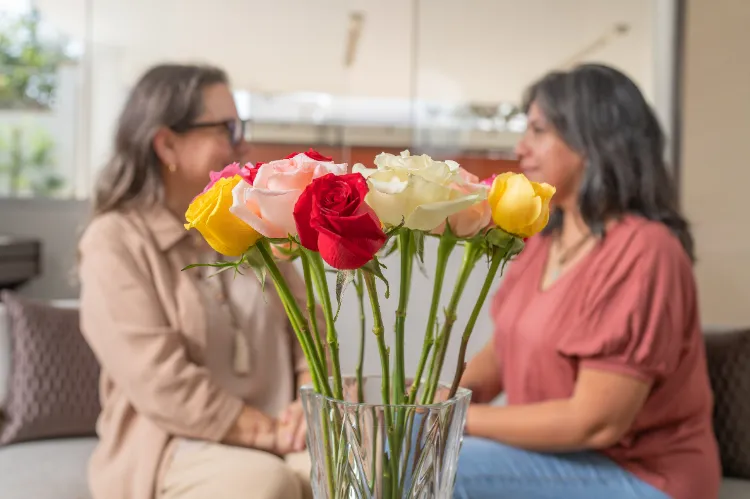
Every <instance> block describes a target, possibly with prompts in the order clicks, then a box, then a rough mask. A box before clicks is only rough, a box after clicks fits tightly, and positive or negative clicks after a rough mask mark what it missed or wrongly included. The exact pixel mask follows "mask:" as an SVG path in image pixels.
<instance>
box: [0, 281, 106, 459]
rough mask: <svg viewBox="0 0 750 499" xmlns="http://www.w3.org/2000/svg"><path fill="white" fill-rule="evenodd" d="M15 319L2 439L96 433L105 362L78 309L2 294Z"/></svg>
mask: <svg viewBox="0 0 750 499" xmlns="http://www.w3.org/2000/svg"><path fill="white" fill-rule="evenodd" d="M0 299H2V301H3V302H4V303H5V306H6V308H7V312H8V317H9V319H10V332H11V344H12V367H11V373H10V386H9V391H8V398H7V400H6V403H5V408H4V409H5V410H4V412H5V420H4V422H3V426H2V431H0V445H5V444H10V443H15V442H22V441H26V440H36V439H43V438H54V437H73V436H88V435H94V434H95V424H96V419H97V417H98V415H99V409H100V408H99V397H98V378H99V365H98V363H97V361H96V358H95V357H94V354H93V353H92V352H91V349H90V348H89V346H88V344H87V343H86V342H85V340H84V339H83V336H82V335H81V332H80V329H79V322H78V310H75V309H64V308H56V307H53V306H50V305H47V304H44V303H40V302H36V301H33V300H28V299H24V298H21V297H19V296H18V295H15V294H13V293H11V292H8V291H3V292H2V293H1V294H0Z"/></svg>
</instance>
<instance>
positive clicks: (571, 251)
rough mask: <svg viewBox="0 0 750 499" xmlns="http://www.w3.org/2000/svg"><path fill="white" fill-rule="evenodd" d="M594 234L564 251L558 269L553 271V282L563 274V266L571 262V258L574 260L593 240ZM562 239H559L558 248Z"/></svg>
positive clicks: (558, 261) (586, 236) (559, 258)
mask: <svg viewBox="0 0 750 499" xmlns="http://www.w3.org/2000/svg"><path fill="white" fill-rule="evenodd" d="M592 235H593V234H591V233H590V232H589V233H588V234H586V235H585V236H583V237H582V238H581V239H579V240H578V241H576V243H575V244H573V245H571V246H570V247H569V248H567V249H565V250H563V251H562V252H561V253H560V256H558V257H557V262H556V267H555V268H554V269H552V280H553V281H556V280H557V279H558V278H559V277H560V274H561V273H562V269H563V266H564V265H565V264H566V263H568V262H569V261H570V259H571V258H573V257H574V256H575V255H576V254H577V253H578V251H579V250H580V249H581V248H583V245H584V244H585V243H586V242H587V241H588V240H589V239H591V237H592ZM559 241H560V239H557V246H558V247H559V246H560V242H559Z"/></svg>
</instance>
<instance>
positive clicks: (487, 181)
mask: <svg viewBox="0 0 750 499" xmlns="http://www.w3.org/2000/svg"><path fill="white" fill-rule="evenodd" d="M495 177H497V173H495V174H493V175H492V176H491V177H487V178H486V179H484V180H482V182H481V184H482V185H486V186H489V187H491V186H492V182H494V181H495Z"/></svg>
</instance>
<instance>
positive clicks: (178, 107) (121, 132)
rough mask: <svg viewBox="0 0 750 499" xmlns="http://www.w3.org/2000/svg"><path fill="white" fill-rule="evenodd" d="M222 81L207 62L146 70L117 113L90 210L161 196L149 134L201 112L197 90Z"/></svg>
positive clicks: (183, 122) (97, 211)
mask: <svg viewBox="0 0 750 499" xmlns="http://www.w3.org/2000/svg"><path fill="white" fill-rule="evenodd" d="M227 82H228V79H227V76H226V74H225V73H224V71H222V70H221V69H218V68H215V67H211V66H196V65H178V64H161V65H158V66H154V67H152V68H151V69H149V70H148V71H147V72H146V73H145V74H144V75H143V76H142V77H141V79H140V80H139V81H138V83H137V84H136V85H135V87H134V88H133V90H132V91H131V92H130V95H129V97H128V100H127V103H126V104H125V108H124V109H123V110H122V113H121V114H120V119H119V122H118V125H117V133H116V135H115V143H114V152H113V154H112V157H111V158H110V160H109V161H108V162H107V164H106V165H105V166H104V168H103V169H102V171H101V172H100V174H99V177H98V178H97V182H96V186H95V188H94V202H93V215H94V216H96V215H100V214H103V213H106V212H109V211H114V210H120V209H123V208H127V207H128V206H129V205H131V204H133V203H138V204H153V203H156V202H160V201H162V200H163V196H164V186H163V183H162V177H161V167H162V164H161V162H160V161H159V158H158V156H157V155H156V152H155V151H154V148H153V140H154V135H155V134H156V132H157V131H158V130H159V129H160V128H162V127H169V128H179V127H181V126H185V125H188V124H190V123H191V122H192V121H193V120H195V119H196V118H197V117H198V116H199V115H200V113H201V112H202V111H203V109H202V107H203V89H204V88H205V87H207V86H210V85H213V84H218V83H225V84H226V83H227Z"/></svg>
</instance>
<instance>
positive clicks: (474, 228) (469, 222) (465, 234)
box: [432, 168, 492, 238]
mask: <svg viewBox="0 0 750 499" xmlns="http://www.w3.org/2000/svg"><path fill="white" fill-rule="evenodd" d="M458 175H459V177H460V178H461V180H463V182H460V183H454V184H451V188H452V189H456V190H457V191H459V192H460V193H461V194H462V195H465V194H477V193H482V194H484V196H483V199H482V200H481V201H479V202H477V203H474V204H473V205H471V206H469V207H468V208H465V209H463V210H461V211H459V212H458V213H454V214H453V215H451V216H449V217H448V224H449V225H450V228H451V231H452V232H453V235H455V236H457V237H461V238H470V237H474V236H476V235H477V234H479V233H480V232H481V231H482V230H484V229H485V228H487V226H488V225H489V224H490V222H491V221H492V210H491V209H490V204H489V203H488V202H487V195H486V193H487V191H488V190H489V187H488V186H487V185H485V184H484V182H482V183H480V182H479V177H477V176H476V175H473V174H471V173H469V172H467V171H466V170H464V169H463V168H459V170H458ZM444 230H445V222H443V223H441V224H440V225H438V226H437V227H435V229H433V231H432V233H433V234H442V233H443V231H444Z"/></svg>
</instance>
